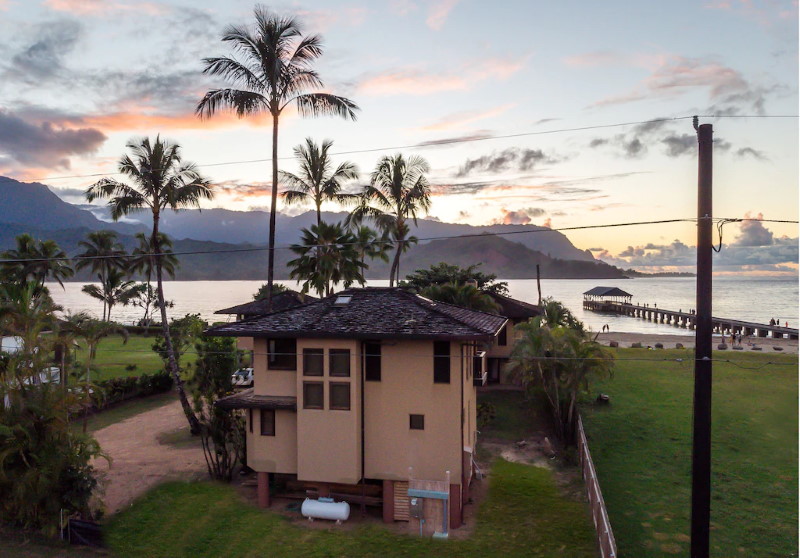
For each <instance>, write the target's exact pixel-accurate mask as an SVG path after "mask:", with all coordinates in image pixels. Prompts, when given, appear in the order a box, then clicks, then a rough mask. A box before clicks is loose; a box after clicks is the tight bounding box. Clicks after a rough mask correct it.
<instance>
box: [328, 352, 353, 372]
mask: <svg viewBox="0 0 800 558" xmlns="http://www.w3.org/2000/svg"><path fill="white" fill-rule="evenodd" d="M328 356H329V358H330V368H329V369H328V370H329V372H328V373H329V374H330V375H331V376H350V349H331V350H330V353H329V355H328Z"/></svg>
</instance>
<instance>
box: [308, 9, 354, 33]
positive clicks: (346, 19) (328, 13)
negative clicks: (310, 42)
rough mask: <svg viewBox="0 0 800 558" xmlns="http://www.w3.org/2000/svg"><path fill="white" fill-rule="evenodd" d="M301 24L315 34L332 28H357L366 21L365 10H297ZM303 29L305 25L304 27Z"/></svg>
mask: <svg viewBox="0 0 800 558" xmlns="http://www.w3.org/2000/svg"><path fill="white" fill-rule="evenodd" d="M296 13H297V15H298V16H299V17H300V19H301V21H302V22H305V23H307V24H308V27H309V28H310V29H312V30H313V31H314V32H316V33H324V32H326V31H328V30H329V29H331V28H333V27H340V28H341V27H359V26H361V25H363V24H364V22H365V21H366V19H367V13H368V10H367V8H363V7H355V6H349V7H338V8H336V9H335V10H333V9H328V10H298V11H297V12H296ZM304 28H305V25H304Z"/></svg>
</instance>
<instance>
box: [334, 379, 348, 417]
mask: <svg viewBox="0 0 800 558" xmlns="http://www.w3.org/2000/svg"><path fill="white" fill-rule="evenodd" d="M330 388H331V389H330V398H331V400H330V408H331V409H336V410H339V411H349V410H350V383H349V382H331V383H330Z"/></svg>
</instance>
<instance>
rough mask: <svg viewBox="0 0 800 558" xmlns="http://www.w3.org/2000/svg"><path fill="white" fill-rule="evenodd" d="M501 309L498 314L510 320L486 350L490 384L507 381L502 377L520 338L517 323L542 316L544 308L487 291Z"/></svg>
mask: <svg viewBox="0 0 800 558" xmlns="http://www.w3.org/2000/svg"><path fill="white" fill-rule="evenodd" d="M487 294H488V295H489V296H490V297H492V300H494V302H495V304H497V306H498V308H499V310H498V314H500V315H502V316H505V317H506V318H508V322H506V325H505V326H503V329H502V330H501V331H500V333H499V334H498V336H497V338H496V339H495V342H494V343H493V344H492V346H491V347H490V348H489V350H488V351H487V352H486V358H487V362H486V370H487V381H488V383H490V384H496V383H505V382H504V378H502V374H501V372H502V370H503V366H504V365H505V364H506V363H507V362H508V360H509V358H510V357H511V351H512V349H513V348H514V343H516V340H517V339H518V338H519V334H518V333H517V331H516V330H515V329H514V327H515V326H516V325H517V324H520V323H522V322H527V321H528V320H530V319H531V318H534V317H536V316H540V315H541V314H542V309H541V307H539V306H536V305H535V304H530V303H528V302H524V301H522V300H517V299H514V298H510V297H507V296H503V295H499V294H496V293H487Z"/></svg>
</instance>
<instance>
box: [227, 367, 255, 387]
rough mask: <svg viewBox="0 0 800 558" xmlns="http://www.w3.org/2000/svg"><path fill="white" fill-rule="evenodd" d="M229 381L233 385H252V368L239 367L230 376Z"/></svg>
mask: <svg viewBox="0 0 800 558" xmlns="http://www.w3.org/2000/svg"><path fill="white" fill-rule="evenodd" d="M231 383H232V384H233V385H234V386H235V387H253V369H252V368H240V369H239V370H237V371H236V372H234V373H233V375H232V376H231Z"/></svg>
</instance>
